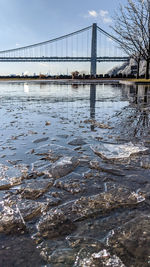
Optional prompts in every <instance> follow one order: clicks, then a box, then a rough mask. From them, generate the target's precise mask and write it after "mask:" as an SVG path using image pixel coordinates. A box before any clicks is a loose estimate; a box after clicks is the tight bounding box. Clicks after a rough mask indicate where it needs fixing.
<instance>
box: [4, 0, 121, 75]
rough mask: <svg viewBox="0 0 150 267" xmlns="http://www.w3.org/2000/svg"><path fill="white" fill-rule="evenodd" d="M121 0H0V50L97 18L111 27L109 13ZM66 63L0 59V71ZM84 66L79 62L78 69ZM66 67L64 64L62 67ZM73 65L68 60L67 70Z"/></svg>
mask: <svg viewBox="0 0 150 267" xmlns="http://www.w3.org/2000/svg"><path fill="white" fill-rule="evenodd" d="M120 2H121V3H122V4H123V3H125V2H126V1H125V0H113V1H112V0H93V1H91V0H76V1H73V0H30V1H29V0H28V1H27V0H0V40H1V41H0V50H5V49H9V48H15V47H19V46H25V45H28V44H32V43H37V42H41V41H45V40H48V39H51V38H54V37H58V36H60V35H63V34H67V33H69V32H73V31H75V30H78V29H80V28H83V27H86V26H89V25H91V24H92V23H93V22H97V23H98V25H99V26H100V27H102V28H103V29H105V30H107V31H109V32H110V31H111V30H110V28H109V25H110V24H112V23H113V22H112V16H113V15H114V12H115V10H116V9H117V8H118V6H119V3H120ZM66 66H67V67H68V64H64V65H63V63H61V64H60V63H59V64H55V65H54V64H53V65H52V64H50V63H48V64H46V63H45V64H41V63H38V64H37V63H36V64H32V63H28V64H26V63H19V64H16V63H0V73H2V74H3V73H21V72H29V73H30V72H37V73H39V72H48V71H50V72H52V70H51V68H53V70H55V72H58V73H59V72H61V70H62V69H63V70H64V68H66ZM85 68H86V69H88V68H89V66H85V65H84V66H83V64H81V63H80V67H79V69H85ZM66 69H67V68H66ZM74 69H77V65H74V66H73V65H72V64H70V66H69V71H71V70H74Z"/></svg>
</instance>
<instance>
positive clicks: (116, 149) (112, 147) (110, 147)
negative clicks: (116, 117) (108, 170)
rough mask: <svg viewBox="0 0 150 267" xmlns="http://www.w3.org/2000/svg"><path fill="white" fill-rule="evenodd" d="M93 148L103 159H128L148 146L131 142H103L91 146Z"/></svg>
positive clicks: (145, 149)
mask: <svg viewBox="0 0 150 267" xmlns="http://www.w3.org/2000/svg"><path fill="white" fill-rule="evenodd" d="M91 149H92V150H93V151H94V153H95V154H96V155H98V156H99V157H101V158H102V159H107V160H119V159H122V160H123V159H126V158H129V157H130V156H132V155H135V154H138V153H141V152H145V151H147V150H148V148H146V147H144V146H142V145H140V144H139V145H134V144H132V143H131V142H130V143H125V144H123V145H119V144H109V143H101V144H100V145H97V146H91Z"/></svg>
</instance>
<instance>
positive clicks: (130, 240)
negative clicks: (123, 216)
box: [109, 214, 150, 267]
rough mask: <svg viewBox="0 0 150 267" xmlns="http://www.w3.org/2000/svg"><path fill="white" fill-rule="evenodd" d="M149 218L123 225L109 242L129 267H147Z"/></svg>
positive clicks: (149, 238)
mask: <svg viewBox="0 0 150 267" xmlns="http://www.w3.org/2000/svg"><path fill="white" fill-rule="evenodd" d="M149 231H150V220H149V216H146V215H144V214H139V216H138V217H136V218H133V219H132V220H131V221H129V222H127V223H126V224H124V225H122V226H121V227H120V228H118V230H116V231H115V233H114V235H113V236H112V237H111V238H110V240H109V245H110V246H112V248H113V251H115V252H116V253H117V255H118V256H119V257H121V258H122V259H124V260H125V262H126V264H127V266H131V265H132V266H137V267H140V266H142V267H147V266H148V265H149V255H150V235H149Z"/></svg>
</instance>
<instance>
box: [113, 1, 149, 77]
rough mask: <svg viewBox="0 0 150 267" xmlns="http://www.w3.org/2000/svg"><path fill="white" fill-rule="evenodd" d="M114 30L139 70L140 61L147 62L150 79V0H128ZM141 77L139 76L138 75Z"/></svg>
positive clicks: (116, 17) (122, 7)
mask: <svg viewBox="0 0 150 267" xmlns="http://www.w3.org/2000/svg"><path fill="white" fill-rule="evenodd" d="M114 21H115V25H114V27H112V28H113V30H114V31H115V33H116V34H117V38H118V39H119V41H120V46H121V47H122V48H123V49H124V51H125V52H126V53H127V54H128V55H130V56H131V57H133V58H134V59H135V60H136V62H137V64H138V70H139V64H140V60H141V59H143V60H145V61H146V73H145V78H146V79H149V65H150V0H127V4H126V5H125V6H123V5H120V7H119V12H117V14H116V16H115V18H114ZM137 76H139V75H137Z"/></svg>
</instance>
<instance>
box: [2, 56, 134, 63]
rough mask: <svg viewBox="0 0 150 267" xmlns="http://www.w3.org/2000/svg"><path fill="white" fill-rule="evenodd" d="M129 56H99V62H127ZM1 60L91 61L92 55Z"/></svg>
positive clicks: (3, 60)
mask: <svg viewBox="0 0 150 267" xmlns="http://www.w3.org/2000/svg"><path fill="white" fill-rule="evenodd" d="M129 59H130V58H129V57H97V58H96V61H97V62H127V61H129ZM0 62H91V57H44V56H43V57H0Z"/></svg>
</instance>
